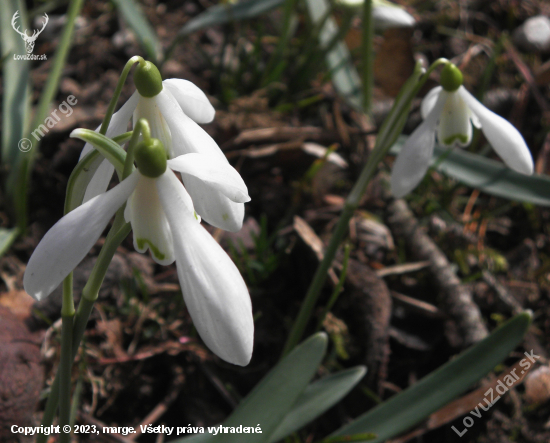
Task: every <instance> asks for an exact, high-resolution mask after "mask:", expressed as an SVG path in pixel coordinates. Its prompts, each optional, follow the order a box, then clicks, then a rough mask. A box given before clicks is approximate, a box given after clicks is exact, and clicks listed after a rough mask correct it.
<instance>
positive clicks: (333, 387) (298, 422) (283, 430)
mask: <svg viewBox="0 0 550 443" xmlns="http://www.w3.org/2000/svg"><path fill="white" fill-rule="evenodd" d="M366 372H367V370H366V368H365V367H364V366H359V367H356V368H350V369H346V370H344V371H340V372H337V373H335V374H332V375H329V376H327V377H325V378H323V379H321V380H318V381H316V382H314V383H311V384H310V385H309V386H308V387H307V388H306V389H305V390H304V392H302V394H301V395H300V397H298V400H296V403H294V406H292V409H291V410H290V411H289V412H288V414H287V415H286V417H285V418H284V420H283V421H282V423H281V424H280V425H279V426H278V427H277V430H276V431H275V433H274V434H273V435H272V436H271V438H270V439H269V441H270V442H276V441H279V440H281V439H283V438H284V437H286V436H287V435H290V434H292V433H293V432H295V431H297V430H298V429H300V428H302V427H303V426H305V425H306V424H308V423H309V422H310V421H312V420H313V419H315V418H316V417H318V416H320V415H321V414H322V413H324V412H325V411H326V410H327V409H329V408H331V407H332V406H334V405H335V404H336V403H338V402H339V401H340V400H341V399H342V398H343V397H344V396H346V394H347V393H348V392H349V391H351V390H352V388H353V387H354V386H355V385H356V384H357V383H359V381H360V380H361V379H362V378H363V376H364V375H365V373H366Z"/></svg>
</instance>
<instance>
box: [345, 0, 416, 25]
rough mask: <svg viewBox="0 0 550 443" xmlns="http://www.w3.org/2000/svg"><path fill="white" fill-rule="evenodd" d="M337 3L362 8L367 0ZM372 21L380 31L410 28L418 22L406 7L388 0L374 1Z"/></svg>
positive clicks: (349, 0) (347, 0) (348, 0)
mask: <svg viewBox="0 0 550 443" xmlns="http://www.w3.org/2000/svg"><path fill="white" fill-rule="evenodd" d="M337 4H340V5H342V6H346V7H349V8H353V9H360V8H362V7H363V5H364V4H365V0H337ZM372 21H373V23H374V27H375V29H377V30H379V31H384V30H386V29H390V28H410V27H412V26H414V25H415V24H416V20H415V19H414V17H413V16H412V15H411V14H409V13H408V12H407V11H406V10H405V9H403V8H402V7H401V6H400V5H397V4H395V3H392V2H389V1H386V0H374V1H373V2H372Z"/></svg>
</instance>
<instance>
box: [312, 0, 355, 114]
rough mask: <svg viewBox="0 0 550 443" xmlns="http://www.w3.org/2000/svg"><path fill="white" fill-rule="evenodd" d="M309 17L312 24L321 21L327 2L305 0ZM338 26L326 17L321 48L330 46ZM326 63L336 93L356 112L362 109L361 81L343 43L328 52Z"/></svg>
mask: <svg viewBox="0 0 550 443" xmlns="http://www.w3.org/2000/svg"><path fill="white" fill-rule="evenodd" d="M306 4H307V7H308V11H309V15H310V17H311V20H312V21H313V23H314V24H315V23H318V22H319V21H320V20H323V19H324V18H325V17H326V15H327V14H328V12H329V10H330V4H329V3H328V2H327V0H306ZM338 32H339V31H338V25H337V24H336V22H335V20H334V19H333V18H332V17H328V19H327V20H326V21H325V24H324V25H323V27H322V28H321V31H320V32H319V43H320V45H321V47H326V46H327V45H329V44H331V42H332V41H333V39H334V37H335V36H336V35H338ZM325 60H326V63H327V65H328V68H329V70H330V71H331V75H332V83H333V84H334V88H335V89H336V91H337V92H338V93H339V94H340V95H341V96H342V97H343V98H344V99H345V100H346V101H347V102H348V104H349V105H350V106H352V107H354V108H355V109H357V110H361V109H362V104H361V103H362V96H361V91H362V87H361V79H360V77H359V74H358V73H357V70H356V69H355V66H354V65H353V61H352V59H351V54H350V52H349V50H348V47H347V46H346V44H345V43H344V42H343V41H339V42H338V43H336V44H335V45H334V47H333V48H332V49H331V50H330V51H328V53H327V54H326V57H325Z"/></svg>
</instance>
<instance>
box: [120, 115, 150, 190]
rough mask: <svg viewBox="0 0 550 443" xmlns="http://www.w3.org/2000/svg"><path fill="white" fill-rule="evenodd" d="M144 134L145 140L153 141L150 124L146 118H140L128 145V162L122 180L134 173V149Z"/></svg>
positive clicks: (125, 163) (125, 164)
mask: <svg viewBox="0 0 550 443" xmlns="http://www.w3.org/2000/svg"><path fill="white" fill-rule="evenodd" d="M140 134H143V140H144V141H149V140H150V139H151V128H150V127H149V123H148V122H147V120H145V119H144V118H140V119H139V120H138V121H137V123H136V126H135V127H134V131H133V132H132V138H130V143H128V149H127V151H126V161H125V162H124V170H123V172H122V180H124V179H125V178H126V177H128V176H129V175H130V174H131V172H132V167H133V166H134V149H135V147H136V145H137V144H138V142H139V135H140Z"/></svg>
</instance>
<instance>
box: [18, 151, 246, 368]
mask: <svg viewBox="0 0 550 443" xmlns="http://www.w3.org/2000/svg"><path fill="white" fill-rule="evenodd" d="M203 157H205V156H203V155H202V154H197V153H192V154H188V155H183V156H179V157H176V158H174V159H172V160H168V162H167V164H168V166H169V167H168V168H167V169H166V171H165V172H164V173H162V174H161V175H160V176H158V177H157V178H149V177H145V176H144V175H142V174H141V173H140V172H139V170H135V171H134V172H133V173H132V174H131V175H130V176H129V177H128V178H126V179H125V180H123V181H122V182H121V183H120V184H118V185H117V186H115V187H114V188H113V189H111V190H109V191H107V192H105V193H103V194H100V195H98V196H96V197H94V198H92V199H91V200H89V201H88V202H86V203H84V204H83V205H82V206H79V207H78V208H76V209H75V210H73V211H71V212H69V213H68V214H67V215H65V216H64V217H63V218H62V219H61V220H59V222H57V223H56V224H55V225H54V226H53V227H52V228H51V229H50V230H49V231H48V232H47V233H46V235H45V236H44V238H43V239H42V241H41V242H40V244H39V245H38V246H37V248H36V250H35V251H34V253H33V255H32V257H31V258H30V260H29V263H28V265H27V269H26V271H25V276H24V279H23V283H24V287H25V290H26V291H27V293H29V294H30V295H31V296H33V297H34V298H35V299H37V300H41V299H42V298H44V297H47V296H48V295H49V294H50V293H51V292H52V291H53V290H54V289H55V288H56V287H57V286H59V285H60V284H61V282H62V281H63V279H64V278H65V277H66V276H67V275H68V274H69V273H70V272H71V271H72V270H73V269H74V268H75V267H76V266H77V265H78V263H80V261H82V259H83V258H84V257H85V256H86V254H87V253H88V251H89V250H90V248H91V247H92V246H93V245H94V244H95V242H96V241H97V240H98V238H99V237H100V235H101V233H102V232H103V230H104V229H105V227H106V226H107V224H108V222H109V220H110V219H111V217H112V216H113V215H114V213H115V212H116V211H117V210H118V209H119V208H120V207H121V206H122V205H123V204H124V203H125V202H127V206H126V209H125V212H124V216H125V218H126V220H127V221H129V222H130V223H131V224H132V228H133V231H134V245H135V248H136V249H137V250H138V251H140V252H145V251H146V249H150V250H151V254H152V256H153V259H154V260H155V261H156V262H157V263H160V264H163V265H167V264H170V263H172V262H174V261H175V262H176V265H177V270H178V276H179V280H180V285H181V288H182V292H183V297H184V299H185V303H186V305H187V308H188V310H189V313H190V314H191V317H192V318H193V321H194V324H195V327H196V328H197V330H198V332H199V334H200V336H201V337H202V339H203V340H204V342H205V343H206V344H207V346H208V347H209V348H210V349H211V350H212V351H213V352H214V353H215V354H217V355H218V356H219V357H221V358H222V359H224V360H226V361H228V362H230V363H234V364H237V365H241V366H244V365H246V364H248V362H249V361H250V358H251V356H252V346H253V336H254V322H253V319H252V307H251V302H250V296H249V294H248V290H247V287H246V284H245V282H244V280H243V278H242V277H241V275H240V273H239V271H238V269H237V267H236V266H235V264H234V263H233V262H232V261H231V259H230V258H229V256H228V255H227V254H226V253H225V251H224V250H223V249H222V248H221V246H220V245H219V244H218V243H217V242H216V241H215V240H214V239H213V238H212V236H211V235H210V234H209V233H208V231H206V230H205V229H204V228H203V227H202V226H201V225H200V221H199V218H198V217H197V216H196V214H195V209H194V207H193V201H192V199H191V197H190V196H189V194H188V192H187V191H186V190H185V188H184V186H183V185H182V183H181V182H180V181H179V180H178V178H177V177H176V175H175V174H174V172H173V171H172V169H173V170H175V171H179V172H181V173H182V174H183V176H187V175H189V176H192V177H193V178H194V179H196V180H200V181H201V182H202V188H201V192H206V193H207V192H209V190H210V191H211V192H213V191H216V192H219V193H220V194H222V195H224V196H225V197H226V198H228V199H230V200H231V201H233V202H236V203H239V204H243V203H244V202H246V201H248V200H250V198H249V197H248V191H247V189H246V186H245V184H244V182H243V180H242V178H241V176H240V175H239V173H238V172H237V171H236V170H235V169H234V168H233V167H232V166H231V165H229V163H228V162H226V161H220V160H219V159H217V160H212V159H211V158H209V157H206V158H203Z"/></svg>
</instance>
